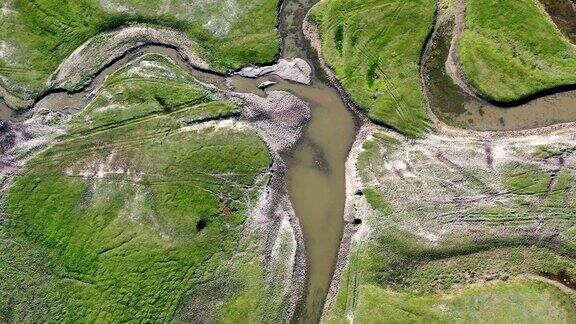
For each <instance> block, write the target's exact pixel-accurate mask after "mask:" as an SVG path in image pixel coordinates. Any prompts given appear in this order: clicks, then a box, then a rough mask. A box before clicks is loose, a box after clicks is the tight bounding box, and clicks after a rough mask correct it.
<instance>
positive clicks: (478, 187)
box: [328, 132, 576, 323]
mask: <svg viewBox="0 0 576 324" xmlns="http://www.w3.org/2000/svg"><path fill="white" fill-rule="evenodd" d="M487 145H488V144H486V143H483V142H480V141H477V140H475V139H472V138H470V139H466V138H456V139H455V138H448V137H442V136H431V137H428V138H427V139H423V140H417V141H410V140H407V139H405V138H402V137H400V136H398V135H395V134H393V133H390V132H380V133H375V134H374V135H373V136H372V137H371V138H370V139H369V140H367V141H366V142H365V143H364V150H363V152H362V153H361V154H360V156H359V158H358V162H357V166H358V175H359V176H360V178H361V179H362V183H363V188H362V193H363V197H364V198H362V199H366V201H367V203H368V204H369V206H370V209H371V210H373V211H374V214H371V212H367V213H362V214H361V216H364V219H363V223H362V224H363V225H362V226H367V227H368V228H369V229H370V233H371V234H370V235H369V237H368V238H364V239H363V238H359V239H357V240H356V241H353V243H352V251H353V252H352V253H351V254H350V262H349V264H348V268H347V270H346V272H345V274H344V275H343V276H342V283H341V286H340V289H339V291H338V295H337V298H336V301H335V304H334V306H333V307H332V309H331V310H330V312H329V318H330V319H332V320H333V321H334V322H341V321H343V320H345V319H346V318H347V316H348V317H350V316H352V317H353V318H354V321H355V322H356V321H358V322H371V321H373V320H375V319H376V318H378V319H384V321H388V322H396V321H398V320H399V319H406V321H415V322H419V321H422V320H424V319H427V320H428V319H429V320H432V321H434V322H453V321H462V322H470V321H472V322H485V321H486V320H487V319H488V318H490V316H494V318H493V320H494V321H496V322H499V323H510V322H521V323H524V322H534V321H536V320H539V321H544V322H549V323H558V322H563V323H570V322H572V321H574V318H575V316H576V296H574V295H565V294H564V293H561V291H560V290H558V289H556V288H554V287H553V286H550V285H548V284H544V283H536V282H532V281H530V282H522V283H518V282H514V281H513V279H514V278H516V277H518V276H521V275H525V274H530V275H540V276H545V277H550V278H555V279H558V280H560V281H561V282H562V283H563V284H565V285H568V286H571V287H574V286H576V280H575V279H576V262H575V257H576V241H575V239H574V238H575V235H574V234H575V232H574V220H575V219H576V218H575V217H574V215H575V213H576V202H575V201H574V199H573V197H574V193H575V190H576V182H575V181H574V179H575V177H574V176H575V174H574V171H573V169H572V167H573V163H574V162H573V160H572V158H573V153H572V152H573V151H572V150H571V149H572V148H574V147H576V137H575V136H574V134H573V133H571V132H564V133H561V132H559V133H558V134H553V135H551V136H550V137H537V136H535V137H534V138H520V139H502V140H495V141H493V142H492V143H490V144H489V146H487ZM511 280H512V283H510V281H511ZM484 282H494V283H495V284H494V285H492V284H490V285H487V286H483V285H481V286H478V284H479V283H484ZM528 304H533V306H532V307H530V309H529V310H528V309H527V307H522V306H518V305H528ZM328 322H330V321H328Z"/></svg>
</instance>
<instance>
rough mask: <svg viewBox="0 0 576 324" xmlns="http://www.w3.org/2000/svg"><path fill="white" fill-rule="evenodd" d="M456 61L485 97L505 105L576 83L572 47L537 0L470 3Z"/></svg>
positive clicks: (575, 50) (474, 0)
mask: <svg viewBox="0 0 576 324" xmlns="http://www.w3.org/2000/svg"><path fill="white" fill-rule="evenodd" d="M467 3H468V7H467V13H466V18H465V29H464V32H463V33H462V38H461V41H460V48H459V56H460V63H461V65H462V69H463V71H464V74H465V77H466V79H467V80H468V81H469V82H470V84H471V85H472V86H474V87H475V88H476V89H477V90H478V91H479V92H480V93H481V94H482V95H483V96H485V97H486V98H489V99H492V100H495V101H501V102H510V101H515V100H518V99H521V98H523V97H526V96H529V95H531V94H534V93H537V92H539V91H541V90H544V89H549V88H553V87H557V86H562V85H569V84H574V83H576V77H575V75H576V74H575V72H576V47H575V46H574V45H573V44H571V43H570V42H569V41H568V40H567V39H566V38H565V37H564V36H563V35H562V33H561V32H560V31H559V29H558V28H557V26H556V25H554V23H553V22H552V20H551V19H550V18H549V17H548V16H547V14H546V13H545V11H544V9H543V8H542V7H541V6H540V5H539V4H538V1H536V0H520V1H518V0H470V1H468V2H467Z"/></svg>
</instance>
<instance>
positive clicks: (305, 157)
mask: <svg viewBox="0 0 576 324" xmlns="http://www.w3.org/2000/svg"><path fill="white" fill-rule="evenodd" d="M316 2H317V1H316V0H285V1H284V3H283V5H282V7H281V12H280V17H281V18H280V24H279V25H280V26H279V27H280V32H281V35H282V40H283V41H282V53H281V56H282V57H283V58H287V59H289V58H294V57H300V58H303V59H306V60H307V61H308V63H309V64H310V65H311V66H312V70H313V78H312V82H311V84H310V85H302V84H295V83H291V82H287V81H284V80H282V79H280V78H277V77H274V76H265V77H261V78H259V79H248V78H244V77H240V76H232V77H223V76H220V75H217V74H212V73H209V72H203V71H200V70H197V69H194V68H193V67H191V66H190V65H189V64H188V63H187V62H185V61H184V60H183V59H182V58H181V57H180V55H179V54H178V52H177V51H176V50H174V49H173V48H171V47H169V46H162V45H150V46H144V47H142V48H140V49H138V50H135V51H132V52H131V53H129V54H127V55H125V56H124V57H122V58H121V59H119V60H117V61H116V62H115V63H113V64H112V65H110V66H109V67H107V68H105V69H104V70H102V71H101V73H99V74H98V75H97V76H96V77H95V79H94V80H93V82H92V83H91V84H90V85H88V87H87V88H86V89H83V90H82V91H80V92H78V93H74V94H68V93H66V92H65V91H60V92H53V93H50V94H48V95H46V96H44V97H43V98H42V99H41V100H40V101H38V102H37V103H36V105H35V108H39V107H44V108H48V109H52V110H59V111H64V112H67V111H75V110H79V109H82V108H83V107H84V106H85V105H86V104H87V103H88V102H89V101H90V100H91V99H92V96H93V93H94V90H95V89H97V88H98V87H99V86H100V85H101V84H102V82H103V81H104V79H105V78H106V76H108V75H109V74H111V73H113V72H114V71H116V70H118V69H119V68H121V67H122V66H123V65H125V64H126V63H128V62H129V61H130V60H132V59H134V58H135V57H137V56H138V55H142V54H144V53H161V54H164V55H167V56H169V57H171V58H172V59H173V60H174V61H175V62H177V63H178V64H179V65H180V66H182V67H184V68H185V69H187V70H188V71H189V72H190V73H192V74H193V75H194V77H195V78H197V79H198V80H199V81H201V82H204V83H209V84H212V85H216V86H217V87H218V88H221V89H227V88H229V87H232V88H233V89H234V90H236V91H241V92H252V93H256V94H259V95H265V92H264V91H262V90H260V89H258V88H257V85H258V84H259V83H260V82H261V81H262V80H269V79H272V80H273V81H276V82H277V84H275V85H273V86H272V87H270V88H268V89H271V90H285V91H289V92H291V93H293V94H294V95H296V96H298V97H299V98H301V99H302V100H304V101H306V102H307V103H308V104H309V105H310V107H311V109H312V118H311V120H310V122H309V125H307V128H306V130H305V133H304V135H303V137H302V138H301V139H300V140H299V142H298V143H297V144H296V145H295V146H294V147H292V148H291V149H290V150H289V151H287V152H285V153H283V154H282V157H283V159H284V160H285V163H286V166H287V172H286V184H287V187H288V193H289V196H290V200H291V201H292V204H293V207H294V210H295V212H296V216H297V217H298V219H299V222H300V226H301V228H302V232H303V236H304V245H305V250H306V254H307V267H308V271H307V281H306V288H305V294H304V298H303V300H302V302H301V304H300V306H299V307H298V309H297V312H296V316H295V319H294V321H295V322H299V323H317V322H318V321H319V320H320V316H321V314H322V308H323V305H324V301H325V298H326V295H327V292H328V289H329V286H330V282H331V279H332V274H333V272H334V266H335V264H336V258H337V255H338V249H339V246H340V240H341V238H342V232H343V228H344V218H343V215H344V204H345V167H344V166H345V161H346V158H347V155H348V152H349V149H350V147H351V145H352V143H353V141H354V138H355V135H356V130H357V128H358V127H357V126H358V125H357V124H358V119H357V118H356V117H355V115H354V113H353V112H352V111H351V110H350V109H348V107H347V106H346V104H345V102H344V101H343V99H342V98H341V97H340V95H339V93H338V91H337V90H336V89H335V88H334V87H332V86H331V85H330V84H329V82H327V81H326V79H325V78H324V77H323V76H322V74H321V71H322V69H321V67H320V66H319V63H318V60H317V59H316V58H315V56H316V55H315V53H314V51H312V50H311V49H310V47H309V44H308V42H307V41H306V40H305V38H304V35H303V32H302V20H303V19H304V17H305V15H306V13H307V12H308V11H309V9H310V8H311V7H312V6H313V5H314V4H315V3H316ZM446 34H448V35H446ZM449 35H450V30H448V33H446V32H445V31H439V32H437V33H436V34H435V37H434V38H433V43H434V44H433V46H435V47H436V49H437V50H439V51H438V53H439V54H437V55H436V56H432V57H431V58H430V60H428V61H427V62H426V64H425V68H424V75H425V77H427V81H428V85H429V86H430V95H431V96H432V97H433V98H442V100H441V99H436V100H434V99H433V100H432V106H438V105H442V107H443V109H442V111H435V112H436V113H438V114H440V115H441V118H442V119H447V118H448V119H450V120H451V121H452V123H454V124H458V125H461V126H468V127H470V126H472V128H479V129H487V128H488V129H492V128H496V129H506V128H526V127H534V126H542V124H541V123H542V121H543V120H546V119H544V118H543V117H544V116H541V115H537V116H534V120H538V121H539V123H538V124H535V121H533V120H531V119H526V118H524V119H523V118H518V117H517V116H513V114H514V113H515V111H513V110H502V109H501V108H493V109H495V110H494V111H492V110H490V111H486V110H485V109H487V108H485V107H482V108H478V110H477V111H478V114H479V115H478V116H472V114H473V112H474V111H475V110H474V109H462V106H464V104H463V101H465V100H458V99H460V98H461V96H462V94H461V91H459V90H458V89H456V88H454V89H453V88H451V83H449V82H447V79H446V77H447V76H446V74H445V73H442V71H443V63H444V62H445V58H446V55H447V50H448V49H447V46H448V45H449V43H448V40H449ZM446 87H448V88H446ZM451 94H452V95H451ZM438 96H439V97H438ZM446 100H452V102H449V101H446ZM541 100H550V99H548V98H544V99H541ZM562 100H568V101H569V103H570V106H572V103H575V102H576V98H573V97H572V96H571V95H564V96H563V97H562ZM466 102H467V103H469V102H470V101H468V100H466ZM455 104H456V106H455ZM469 104H472V103H469ZM532 104H537V103H532ZM454 107H455V108H454ZM529 107H530V105H524V106H522V108H521V107H518V108H515V109H518V110H516V111H518V112H520V110H522V111H523V113H522V115H524V116H531V115H532V113H533V112H534V110H538V111H539V112H540V113H541V114H547V115H548V116H555V117H554V118H553V119H549V120H548V121H545V122H544V124H548V123H556V122H564V121H573V120H576V115H574V113H573V112H574V111H575V110H573V109H564V108H563V105H558V102H553V103H550V107H556V109H557V110H553V109H552V108H550V109H551V110H549V109H542V107H537V108H535V109H533V110H532V109H531V108H529ZM527 108H528V109H527ZM482 109H484V111H483V110H482ZM490 109H492V108H490ZM433 110H435V109H433ZM459 110H463V111H466V112H467V114H462V112H460V111H459ZM562 112H566V115H565V116H564V115H563V113H562ZM526 113H527V114H526ZM503 114H510V116H508V115H506V116H503ZM28 115H29V113H26V112H24V113H15V112H11V111H10V110H9V109H6V107H0V120H22V119H24V118H26V117H27V116H28ZM549 118H552V117H549ZM495 125H497V126H495ZM474 126H476V127H474Z"/></svg>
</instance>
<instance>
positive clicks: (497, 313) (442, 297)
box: [325, 281, 576, 324]
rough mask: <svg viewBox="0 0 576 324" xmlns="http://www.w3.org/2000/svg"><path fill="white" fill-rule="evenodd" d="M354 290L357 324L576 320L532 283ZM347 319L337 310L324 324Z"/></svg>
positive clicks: (557, 297)
mask: <svg viewBox="0 0 576 324" xmlns="http://www.w3.org/2000/svg"><path fill="white" fill-rule="evenodd" d="M357 289H358V290H359V293H358V296H357V300H356V303H357V307H356V308H355V309H354V311H353V315H352V316H353V317H354V322H357V323H375V322H378V323H422V322H426V323H455V322H458V323H550V324H552V323H572V322H573V321H574V320H576V315H575V314H576V306H575V305H574V301H573V300H572V299H571V298H570V297H569V296H567V295H566V294H564V293H563V292H562V291H560V290H559V289H558V288H556V287H554V286H551V285H548V284H544V283H540V282H535V281H524V282H511V283H496V284H488V285H486V286H480V287H473V288H465V289H460V290H456V291H452V292H451V293H450V294H438V293H436V294H434V293H428V294H421V295H412V294H408V293H398V292H394V291H391V290H388V289H385V288H382V287H381V286H379V285H371V284H367V283H365V284H362V285H360V286H359V287H358V288H357ZM339 302H342V301H340V300H339ZM335 306H336V307H342V306H343V305H341V304H337V305H335ZM346 315H349V314H346V309H345V308H340V309H339V310H338V311H337V312H334V313H333V314H332V315H331V316H329V317H328V318H327V319H326V320H325V322H326V323H345V322H347V321H346Z"/></svg>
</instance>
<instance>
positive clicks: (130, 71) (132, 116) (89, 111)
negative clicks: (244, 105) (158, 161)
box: [70, 54, 238, 133]
mask: <svg viewBox="0 0 576 324" xmlns="http://www.w3.org/2000/svg"><path fill="white" fill-rule="evenodd" d="M191 106H194V107H195V108H194V109H192V110H190V109H186V108H188V107H191ZM178 111H181V112H178ZM237 112H238V108H237V107H236V106H235V105H234V104H232V103H230V102H214V101H213V99H212V97H211V95H210V92H209V91H208V90H207V89H205V88H202V87H201V86H199V85H198V84H196V83H195V82H194V79H193V78H192V77H191V76H190V75H189V74H187V73H186V71H184V70H182V69H181V68H180V67H178V66H175V65H174V63H172V62H171V61H170V60H169V59H167V58H165V57H164V56H161V55H158V54H147V55H144V56H142V57H140V58H138V59H137V60H135V61H133V62H131V63H130V64H128V65H126V66H125V67H123V68H121V69H120V70H118V71H117V72H116V73H114V74H112V75H110V76H109V77H108V78H107V79H106V81H105V82H104V85H103V89H102V90H101V91H99V92H98V94H97V95H96V97H95V98H94V100H93V101H92V102H91V103H90V104H89V105H88V106H87V107H86V108H85V109H84V110H83V111H82V112H81V113H80V114H78V115H76V116H74V118H73V119H72V121H71V123H70V131H71V132H72V133H82V132H87V131H92V130H95V129H105V128H107V127H113V126H117V125H118V124H120V123H125V122H133V121H136V120H139V119H143V118H146V117H149V116H151V115H154V114H156V115H157V114H160V113H173V116H174V117H175V118H174V119H175V120H178V119H179V120H180V121H181V122H182V123H183V124H188V123H193V122H195V121H197V120H202V119H214V118H222V117H225V116H228V115H232V114H235V113H237Z"/></svg>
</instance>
